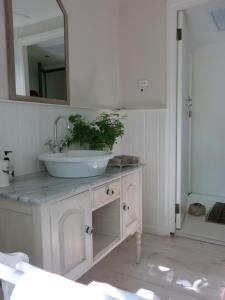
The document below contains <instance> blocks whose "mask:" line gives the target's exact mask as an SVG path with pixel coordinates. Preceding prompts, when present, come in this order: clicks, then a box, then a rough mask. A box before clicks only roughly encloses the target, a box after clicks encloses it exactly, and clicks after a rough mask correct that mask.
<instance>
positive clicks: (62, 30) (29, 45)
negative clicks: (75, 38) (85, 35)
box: [5, 0, 69, 104]
mask: <svg viewBox="0 0 225 300" xmlns="http://www.w3.org/2000/svg"><path fill="white" fill-rule="evenodd" d="M5 12H6V37H7V44H8V78H9V97H10V99H14V100H21V101H30V102H39V103H52V104H69V76H68V74H69V68H68V25H67V24H68V22H67V14H66V11H65V9H64V7H63V4H62V2H61V0H38V1H37V0H5Z"/></svg>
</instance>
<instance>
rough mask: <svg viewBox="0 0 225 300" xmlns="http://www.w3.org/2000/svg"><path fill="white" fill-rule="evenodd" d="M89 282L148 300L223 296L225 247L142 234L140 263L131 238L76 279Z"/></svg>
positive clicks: (215, 299) (210, 299)
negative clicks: (137, 262)
mask: <svg viewBox="0 0 225 300" xmlns="http://www.w3.org/2000/svg"><path fill="white" fill-rule="evenodd" d="M92 281H99V282H106V283H109V284H111V285H114V286H116V287H118V288H121V289H124V290H128V291H131V292H133V293H137V292H138V294H139V295H142V296H143V297H144V298H147V299H150V300H165V299H166V300H182V299H184V300H186V299H190V300H191V299H192V300H193V299H204V300H205V299H207V300H217V299H225V247H224V246H219V245H213V244H207V243H204V242H199V241H194V240H190V239H186V238H181V237H172V238H169V237H159V236H153V235H147V234H145V235H144V236H143V248H142V260H141V264H140V265H136V263H135V239H134V238H130V239H129V240H127V241H125V242H124V243H123V244H121V245H120V246H119V247H117V248H116V249H115V250H114V251H113V252H112V253H111V254H109V255H108V256H107V257H105V258H104V259H103V260H102V261H101V262H100V263H98V264H97V265H96V266H94V267H93V268H92V269H91V270H90V271H89V272H88V273H86V274H85V275H84V276H83V277H82V278H80V279H79V282H82V283H84V284H88V283H90V282H92Z"/></svg>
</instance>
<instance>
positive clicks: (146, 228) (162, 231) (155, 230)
mask: <svg viewBox="0 0 225 300" xmlns="http://www.w3.org/2000/svg"><path fill="white" fill-rule="evenodd" d="M143 232H144V233H150V234H155V235H163V236H169V235H170V231H168V228H163V227H161V228H160V227H155V226H151V225H143Z"/></svg>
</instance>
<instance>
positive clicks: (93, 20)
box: [63, 0, 119, 107]
mask: <svg viewBox="0 0 225 300" xmlns="http://www.w3.org/2000/svg"><path fill="white" fill-rule="evenodd" d="M63 2H64V5H65V8H66V10H67V12H68V17H69V51H70V94H71V104H72V105H76V106H82V107H83V106H93V105H105V106H106V105H109V106H113V105H114V106H116V105H117V104H118V101H119V94H118V93H119V78H118V0H91V1H90V0H76V1H74V0H64V1H63Z"/></svg>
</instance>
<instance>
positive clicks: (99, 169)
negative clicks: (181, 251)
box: [38, 150, 113, 178]
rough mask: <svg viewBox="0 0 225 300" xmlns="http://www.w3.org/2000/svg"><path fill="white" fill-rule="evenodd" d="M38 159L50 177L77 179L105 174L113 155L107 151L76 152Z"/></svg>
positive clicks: (46, 154) (42, 156) (50, 155)
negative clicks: (42, 162)
mask: <svg viewBox="0 0 225 300" xmlns="http://www.w3.org/2000/svg"><path fill="white" fill-rule="evenodd" d="M38 158H39V160H41V161H44V162H45V165H46V167H47V170H48V172H49V174H50V175H52V176H54V177H63V178H76V177H91V176H98V175H101V174H103V173H104V172H105V170H106V167H107V165H108V162H109V160H110V159H111V158H113V154H112V153H111V152H106V151H95V150H74V151H68V152H66V153H44V154H40V155H39V156H38Z"/></svg>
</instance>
